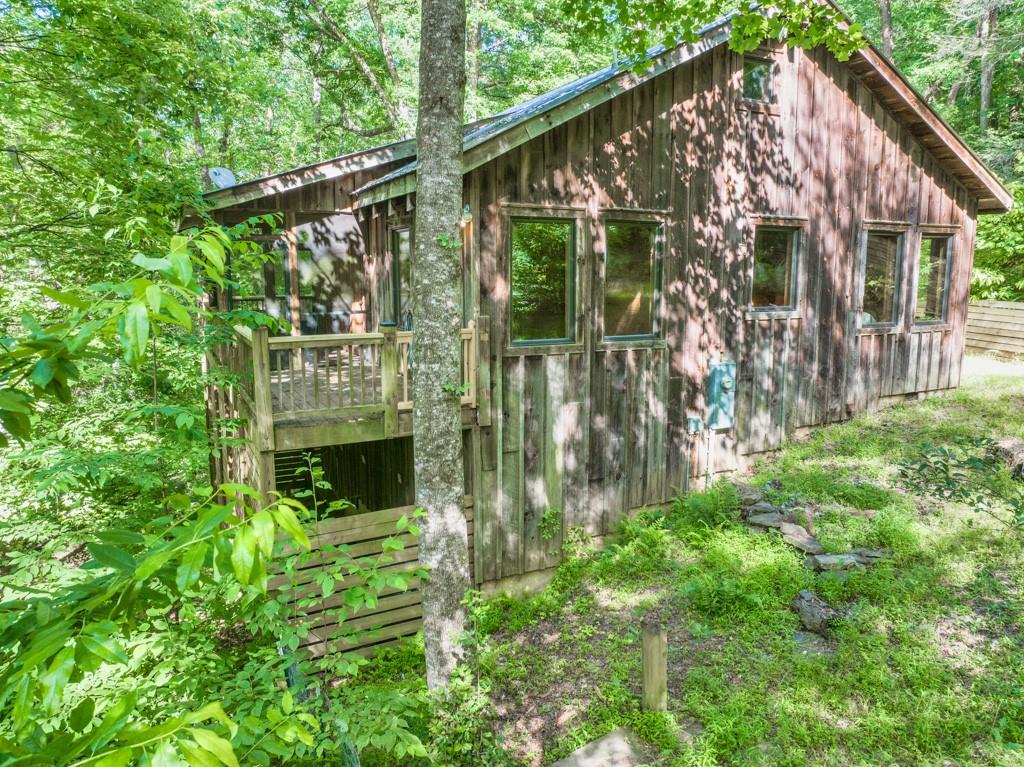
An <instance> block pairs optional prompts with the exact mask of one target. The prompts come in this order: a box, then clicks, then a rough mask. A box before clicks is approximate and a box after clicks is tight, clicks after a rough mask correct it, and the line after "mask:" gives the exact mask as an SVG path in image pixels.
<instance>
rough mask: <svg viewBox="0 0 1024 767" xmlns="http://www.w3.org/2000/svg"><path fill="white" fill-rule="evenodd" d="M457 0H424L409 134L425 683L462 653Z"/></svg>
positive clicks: (462, 47) (441, 675) (461, 49)
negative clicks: (413, 169) (413, 158)
mask: <svg viewBox="0 0 1024 767" xmlns="http://www.w3.org/2000/svg"><path fill="white" fill-rule="evenodd" d="M465 40H466V8H465V5H464V2H463V0H423V5H422V15H421V22H420V86H419V88H420V95H419V120H418V124H417V128H416V144H417V153H418V159H419V169H418V171H417V175H416V233H415V258H414V261H413V296H414V300H415V308H414V317H415V327H414V332H415V334H416V335H415V341H414V354H415V360H416V373H415V375H414V377H413V441H414V445H415V456H416V457H415V464H416V470H415V474H416V505H417V506H419V507H421V508H423V509H424V510H425V511H426V512H427V518H426V523H425V524H424V526H423V536H422V538H421V539H420V562H421V563H422V564H424V565H426V566H428V567H429V568H430V578H429V579H428V580H427V582H426V584H425V585H424V587H423V635H424V644H425V645H426V656H427V685H428V686H429V687H430V688H432V689H433V688H437V687H442V686H444V685H446V684H447V683H448V679H449V677H450V675H451V672H452V669H453V668H454V667H455V665H456V664H457V663H458V660H459V657H460V655H461V652H460V647H459V640H460V638H461V634H462V631H463V628H464V625H465V617H466V616H465V609H464V608H463V606H462V599H463V596H464V594H465V592H466V590H467V589H468V588H469V587H470V582H469V549H468V546H467V537H466V518H465V517H464V516H463V510H462V498H463V493H464V487H463V474H462V417H461V416H462V414H461V405H460V404H459V400H460V396H459V394H458V393H457V392H456V389H457V387H458V386H459V384H460V375H461V365H460V361H459V355H460V352H461V341H460V339H459V329H460V328H461V326H462V306H461V304H462V288H461V285H462V282H461V280H462V274H461V261H462V247H461V244H460V243H461V239H462V238H461V226H460V224H461V211H462V111H463V100H464V89H465V84H466V69H465V67H466V60H465V59H466V43H465Z"/></svg>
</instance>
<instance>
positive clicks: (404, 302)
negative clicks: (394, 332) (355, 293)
mask: <svg viewBox="0 0 1024 767" xmlns="http://www.w3.org/2000/svg"><path fill="white" fill-rule="evenodd" d="M380 307H381V321H382V322H387V323H394V324H396V325H398V327H400V328H401V329H402V330H412V232H411V231H410V229H409V227H402V228H400V229H392V230H391V271H390V273H389V275H388V277H387V278H386V279H384V280H383V281H382V282H381V286H380Z"/></svg>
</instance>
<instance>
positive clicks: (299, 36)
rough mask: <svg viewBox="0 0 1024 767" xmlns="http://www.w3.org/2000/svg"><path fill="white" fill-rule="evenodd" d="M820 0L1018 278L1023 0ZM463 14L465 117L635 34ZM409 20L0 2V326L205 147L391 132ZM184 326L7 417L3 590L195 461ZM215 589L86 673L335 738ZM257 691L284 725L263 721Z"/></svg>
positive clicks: (399, 102)
mask: <svg viewBox="0 0 1024 767" xmlns="http://www.w3.org/2000/svg"><path fill="white" fill-rule="evenodd" d="M843 10H844V11H845V12H847V13H848V14H849V15H850V16H851V17H852V18H853V19H855V20H856V21H858V22H859V23H860V24H862V25H863V28H864V31H865V34H866V36H867V37H868V38H869V39H871V40H872V41H874V42H875V43H876V44H877V45H878V46H879V47H880V48H881V49H882V50H883V52H885V53H886V54H887V55H891V57H892V59H893V60H894V62H895V63H896V65H897V66H898V67H899V68H900V70H901V71H902V72H903V73H904V74H905V75H906V76H907V77H908V78H909V79H910V81H911V82H912V83H913V84H914V86H915V87H916V88H917V89H918V90H919V92H921V93H922V94H923V95H924V96H925V98H926V99H927V100H928V101H929V103H931V104H932V105H933V106H934V107H935V108H936V109H937V110H938V111H939V113H940V114H941V115H942V116H943V117H944V118H945V119H946V121H947V122H949V124H950V125H951V126H953V127H954V128H955V129H956V130H957V131H958V132H959V133H960V134H961V135H962V136H963V137H964V138H965V139H966V141H967V142H968V144H970V145H971V146H972V147H973V148H974V149H975V151H976V152H977V153H978V154H979V155H980V156H981V157H982V158H983V159H984V160H985V161H986V162H987V163H988V164H989V166H990V167H991V168H993V170H995V171H996V173H997V174H999V176H1000V177H1001V178H1002V179H1003V180H1004V181H1006V182H1007V183H1009V184H1011V185H1012V187H1013V189H1014V193H1015V197H1016V200H1017V206H1016V208H1015V209H1014V211H1012V212H1011V213H1009V214H1008V215H1005V216H1002V217H984V218H983V219H982V221H981V224H980V226H979V237H978V245H977V254H976V261H975V271H974V279H973V284H972V293H973V295H974V296H975V297H977V298H995V299H1000V300H1024V210H1022V206H1024V0H1006V1H1003V2H1000V1H998V0H984V1H982V0H948V1H946V2H939V1H935V0H883V2H881V3H879V4H876V3H874V2H870V1H869V0H850V1H849V2H846V3H844V4H843ZM468 14H469V37H468V40H467V100H466V104H467V109H466V120H467V121H472V120H474V119H478V118H481V117H485V116H487V115H490V114H494V113H496V112H499V111H501V110H503V109H506V108H508V107H510V106H512V105H514V104H516V103H519V102H521V101H523V100H526V99H528V98H529V97H531V96H534V95H536V94H538V93H541V92H544V91H546V90H548V89H550V88H552V87H554V86H556V85H559V84H561V83H563V82H566V81H567V80H570V79H573V78H575V77H577V76H580V75H582V74H586V73H588V72H590V71H593V70H595V69H597V68H600V67H602V66H606V65H607V64H609V63H610V62H612V61H613V60H615V59H616V57H617V56H618V52H619V51H621V50H624V49H626V50H628V49H630V48H631V47H632V42H633V41H631V40H629V39H625V38H623V37H621V35H623V34H625V33H623V32H621V31H619V32H616V33H615V34H616V35H620V37H617V38H608V37H605V36H604V32H603V31H594V32H591V33H585V32H581V31H580V28H579V27H578V26H577V25H575V24H573V23H572V22H571V20H570V19H569V15H568V14H567V13H566V10H565V6H564V5H563V2H562V0H472V1H471V2H470V4H469V6H468ZM418 30H419V18H418V3H416V2H414V1H410V0H399V1H397V2H394V1H391V0H366V2H365V3H364V2H358V3H356V2H349V1H348V0H309V1H308V2H279V3H273V2H272V3H262V2H252V1H250V0H241V1H240V2H230V3H229V2H226V0H187V1H186V2H179V1H178V0H103V1H102V2H101V1H100V0H57V1H56V2H36V1H35V0H32V1H30V2H26V1H23V0H13V2H12V1H9V0H0V344H2V343H4V341H3V339H4V338H8V337H15V336H19V335H21V334H22V333H23V332H24V330H25V328H24V327H23V323H24V321H23V317H24V315H25V314H26V313H28V314H31V315H35V316H36V317H37V318H48V317H50V316H59V315H61V314H62V313H63V312H66V311H67V309H68V307H67V305H62V304H61V303H60V296H59V292H62V291H63V292H68V291H73V290H74V289H75V288H77V287H80V286H83V285H96V284H98V285H109V286H117V285H122V284H124V282H125V281H126V280H130V279H132V278H133V275H134V274H135V273H136V272H137V271H138V269H139V262H138V260H137V258H136V256H137V254H138V253H139V252H140V250H141V249H144V245H145V244H147V243H148V244H152V243H157V242H167V241H170V238H171V237H172V235H173V233H174V230H175V227H176V225H177V222H178V220H179V219H178V216H179V214H180V212H181V210H182V209H183V208H184V207H185V206H188V205H196V204H197V203H198V201H199V198H200V196H201V194H202V192H203V191H204V190H208V189H210V188H211V184H210V180H209V168H210V167H214V166H225V167H228V168H231V169H232V170H233V171H234V172H235V174H236V175H237V176H238V178H239V179H240V180H246V179H252V178H255V177H258V176H261V175H266V174H269V173H272V172H276V171H279V170H283V169H287V168H290V167H295V166H300V165H304V164H308V163H311V162H315V161H318V160H323V159H326V158H329V157H332V156H337V155H340V154H344V153H346V152H350V151H354V150H357V149H361V148H364V147H367V146H371V145H376V144H382V143H387V142H389V141H392V140H396V139H399V138H403V137H406V136H408V135H410V134H411V133H412V132H413V130H414V127H415V116H416V103H415V102H416V92H417V81H418V72H417V49H418V42H417V34H418ZM224 247H225V248H229V247H230V245H228V244H225V246H224ZM133 259H135V261H134V262H133ZM40 287H44V288H46V289H47V290H48V291H49V294H48V295H47V294H44V293H41V292H40ZM55 291H56V292H55ZM122 340H123V339H122ZM206 340H207V339H204V338H202V337H201V336H200V335H199V334H198V333H197V332H195V331H192V330H186V329H184V328H175V329H171V330H170V331H169V332H163V333H153V334H152V336H151V337H149V341H150V343H151V346H152V348H151V349H147V350H145V353H146V356H147V363H146V365H144V366H137V365H135V366H133V365H131V364H115V365H113V366H111V365H110V364H107V362H105V361H104V359H103V357H104V355H103V354H102V353H99V352H98V353H97V354H96V359H95V360H93V361H90V359H88V358H86V359H83V360H80V361H79V371H78V373H79V376H78V378H77V379H76V381H75V383H74V386H73V389H71V390H70V391H69V392H67V394H68V395H69V396H67V397H65V398H64V399H66V400H67V401H66V402H59V401H56V400H55V401H52V402H47V403H46V404H45V405H44V406H43V408H42V409H41V410H40V411H39V412H37V413H35V414H34V415H32V416H31V421H32V423H31V427H32V430H33V432H34V437H33V439H32V440H31V441H30V442H27V443H25V444H18V443H17V442H14V441H12V444H11V445H9V446H7V447H4V448H0V477H2V481H0V550H2V552H3V558H2V560H0V588H2V590H3V595H4V597H5V598H9V597H11V596H12V595H18V594H23V593H25V592H26V590H29V589H39V588H50V587H62V586H67V585H69V584H70V585H73V584H74V583H75V582H76V579H78V578H79V577H80V574H79V573H78V572H77V565H80V564H82V562H83V561H85V560H87V559H89V557H90V554H92V555H93V556H94V555H95V552H88V551H87V550H86V548H85V546H84V543H85V541H87V540H90V539H91V537H92V536H93V534H94V533H95V532H96V531H97V530H102V529H104V528H108V527H120V528H125V529H139V530H145V529H146V528H147V526H148V525H152V524H153V523H154V520H155V518H156V517H157V516H158V514H162V513H164V512H166V507H165V505H164V502H163V500H162V499H165V498H167V497H168V496H169V495H174V494H176V493H177V494H181V495H190V496H191V495H194V489H195V488H196V487H201V486H202V485H203V484H205V483H206V482H207V481H208V479H207V478H206V476H205V473H206V469H207V455H208V452H209V450H210V449H211V447H213V445H212V444H211V441H210V436H209V435H208V434H207V432H206V428H205V422H204V416H203V411H202V389H203V384H204V379H203V378H202V375H201V373H200V366H199V357H200V354H201V351H202V348H203V345H204V343H205V342H206ZM118 343H119V342H118V340H117V339H114V338H111V339H107V340H105V341H102V342H101V344H100V345H101V347H102V345H103V344H106V345H107V346H108V347H109V348H110V349H114V348H115V347H117V346H118ZM108 351H109V349H108ZM110 356H117V355H116V354H108V355H107V357H110ZM149 356H151V357H152V361H151V363H150V361H149ZM0 383H2V381H0ZM5 426H6V427H7V431H9V432H10V431H13V430H12V429H11V428H10V427H9V425H8V424H5ZM0 436H2V435H0ZM311 470H313V471H315V467H311ZM245 585H246V584H242V586H238V585H237V584H236V585H235V587H232V588H242V587H244V586H245ZM225 588H227V587H225V586H224V585H223V584H222V585H218V586H210V587H209V588H206V589H205V590H202V593H197V594H194V595H192V599H191V602H192V607H191V610H190V611H187V612H184V613H178V612H174V613H173V616H172V617H173V620H172V619H170V618H169V616H168V614H166V613H163V614H161V613H159V612H157V613H154V614H153V615H149V616H148V617H147V621H146V622H145V626H144V631H143V632H142V633H141V635H140V634H136V636H137V637H138V636H141V637H142V639H137V640H136V641H135V643H134V644H129V645H128V646H127V647H124V648H122V647H120V645H118V646H116V647H114V648H113V649H111V648H109V647H108V648H104V647H102V646H101V647H100V648H99V649H98V651H97V652H98V654H97V655H96V657H97V658H100V657H102V654H103V653H104V652H109V653H110V654H111V655H112V656H117V657H120V653H122V652H123V653H125V654H126V655H125V657H126V659H127V660H129V661H130V662H129V663H127V664H123V665H124V666H125V668H124V669H123V670H122V671H121V672H120V673H118V674H112V675H110V676H109V678H108V679H107V680H106V681H105V682H104V685H105V689H102V690H97V691H92V693H90V694H91V697H92V698H95V699H97V700H100V699H107V700H111V699H115V698H116V697H117V695H118V694H119V691H124V690H127V689H131V690H133V691H134V692H135V694H136V695H137V697H138V698H139V700H140V701H141V703H139V709H138V710H139V711H140V712H141V715H142V718H143V719H146V718H148V720H149V721H152V722H159V721H166V720H167V718H168V717H173V716H176V715H179V714H181V710H180V709H181V707H182V706H183V701H189V700H223V701H225V705H228V706H229V708H230V704H231V703H234V704H235V708H236V709H240V710H241V711H242V712H243V713H244V711H245V710H247V709H246V706H249V707H250V709H251V708H258V710H256V711H255V712H254V713H252V718H251V720H250V721H249V724H248V725H247V724H245V722H244V721H243V724H242V726H243V728H245V727H248V728H249V730H250V732H248V734H247V735H244V736H243V737H242V741H241V742H242V745H243V746H244V747H245V749H248V750H245V753H247V754H251V753H252V752H253V751H254V750H255V751H256V752H257V753H263V749H265V748H266V747H267V744H269V743H271V742H276V741H280V742H279V744H278V746H277V747H278V748H279V749H281V750H282V752H283V754H288V753H291V751H293V750H295V749H298V750H299V751H302V750H303V749H312V748H315V749H327V750H328V751H329V750H331V749H334V748H335V747H338V748H340V747H341V746H340V745H339V744H342V743H343V742H347V741H346V739H345V738H340V739H339V738H334V739H333V740H332V737H333V736H331V735H324V734H323V733H320V734H318V735H317V736H316V739H315V746H309V745H308V744H306V743H305V740H306V738H307V737H309V738H312V735H303V736H302V737H300V735H299V734H298V733H305V732H306V730H313V729H315V728H314V727H313V725H312V724H307V725H303V724H302V722H300V721H298V720H294V717H293V714H292V710H291V709H292V706H293V703H292V702H291V701H288V702H287V705H285V704H284V703H282V701H281V699H280V698H281V696H280V691H279V690H278V689H277V687H276V683H275V682H274V679H275V678H276V677H275V674H274V673H273V668H272V667H273V663H274V654H275V652H276V649H275V647H279V646H280V643H281V641H287V640H288V637H287V636H284V635H275V636H271V639H272V640H273V641H268V640H267V639H266V637H264V641H263V645H262V646H263V647H264V649H265V652H263V654H260V653H255V654H254V653H253V652H252V651H251V645H250V642H251V641H253V637H250V636H247V635H242V636H238V635H237V633H233V630H234V628H235V627H237V626H238V625H240V624H245V623H246V622H252V621H253V620H255V619H256V618H257V617H261V618H262V619H264V620H267V621H268V623H267V625H268V626H270V625H271V624H272V623H273V621H272V620H271V618H272V617H274V616H269V617H268V616H266V615H262V616H260V615H259V610H260V609H261V608H260V607H259V604H260V603H259V600H255V599H247V600H241V601H238V602H237V603H232V602H231V600H230V599H227V600H226V599H225V596H232V597H234V596H237V592H235V593H231V594H227V593H226V592H225V591H224V589H225ZM242 591H244V588H242ZM227 604H235V605H236V606H235V607H232V608H227V607H225V605H227ZM279 628H280V627H279ZM269 631H270V630H269V629H268V632H269ZM281 631H285V629H283V628H281ZM271 633H272V632H271ZM97 636H99V635H97ZM268 636H270V633H268ZM257 639H258V638H257ZM156 656H159V658H160V660H159V662H154V660H153V658H154V657H156ZM261 664H263V665H261ZM261 685H263V686H262V687H261ZM168 689H169V690H172V691H173V695H171V696H168V695H167V693H166V691H167V690H168ZM261 691H263V692H265V693H266V694H267V696H268V697H267V698H266V700H271V699H273V701H274V703H273V705H274V706H277V708H276V709H274V710H276V711H277V712H278V713H277V715H278V716H279V717H281V719H280V720H279V721H285V722H287V724H286V725H285V726H280V725H278V726H277V729H276V730H275V725H274V724H273V722H271V723H270V724H268V723H267V722H268V721H269V720H268V719H267V716H268V710H269V708H273V706H271V705H270V704H269V703H267V705H266V706H264V705H263V703H262V702H261V701H263V700H264V698H261V697H260V695H261ZM254 701H255V703H254ZM421 703H422V701H397V700H392V701H387V702H381V701H377V702H375V703H374V706H375V708H376V710H382V711H384V712H385V716H383V717H381V718H380V720H379V721H377V722H375V723H373V724H372V726H371V725H368V728H367V729H366V730H365V731H364V732H362V733H358V737H359V738H367V739H369V738H371V737H374V738H378V739H379V738H386V737H387V733H389V732H390V733H395V732H399V733H401V732H405V731H407V730H408V729H409V728H408V727H407V726H406V725H407V724H408V722H407V721H406V719H405V718H403V717H408V716H415V711H417V710H419V709H418V708H417V706H419V705H420V704H421ZM339 705H342V706H347V707H348V708H349V709H351V710H357V709H359V708H361V707H362V708H365V706H366V705H367V703H366V701H356V700H349V701H342V702H341V703H340V704H339ZM176 707H177V708H176ZM268 707H269V708H268ZM286 708H287V709H289V710H288V711H284V709H286ZM76 710H77V709H76ZM410 712H413V713H410ZM72 713H73V712H72ZM79 713H80V716H81V715H84V714H82V712H81V711H80V712H79ZM237 713H238V710H236V711H235V712H234V714H237ZM89 714H90V717H91V715H92V710H91V709H90V711H89ZM50 716H51V719H50V721H51V724H52V723H59V722H62V721H64V719H66V718H67V716H68V711H67V710H64V709H61V708H60V707H59V706H56V707H55V708H54V711H53V712H51V714H50ZM62 717H63V719H62ZM388 717H392V718H390V719H389V718H388ZM214 718H216V717H214ZM396 720H398V721H401V722H403V724H402V725H397V724H396ZM40 721H41V722H42V724H43V725H44V726H45V723H46V720H45V717H44V718H42V719H40ZM182 727H185V725H184V724H183V725H182ZM290 727H294V729H292V730H289V729H288V728H290ZM403 728H404V729H403ZM268 732H276V733H277V734H276V735H274V736H273V737H268V736H267V733H268ZM287 733H291V735H290V740H289V739H288V738H285V737H281V738H277V735H282V734H287ZM2 735H3V733H0V737H2ZM199 737H200V738H202V737H207V736H199ZM335 741H337V742H335ZM190 742H191V741H190ZM414 742H415V739H408V740H405V741H402V740H401V739H399V740H398V741H394V740H392V741H390V742H387V743H377V745H379V746H380V747H382V748H385V750H387V749H395V748H396V747H398V746H397V745H396V744H397V743H405V744H406V746H408V747H409V748H413V746H412V745H410V744H413V743H414ZM325 743H326V744H328V745H325ZM254 744H261V745H260V747H259V748H257V747H256V745H254ZM215 745H216V744H214V746H215ZM238 745H239V742H238V738H237V737H236V747H237V746H238ZM0 750H2V749H0ZM215 750H216V749H215V748H214V749H213V750H210V751H208V753H215ZM168 753H169V752H168ZM310 753H312V752H310ZM283 754H278V755H279V756H281V755H283ZM168 759H170V756H168ZM154 763H156V762H154ZM167 763H168V764H172V763H174V762H170V761H168V762H167ZM225 763H227V762H225ZM111 764H114V762H112V763H111Z"/></svg>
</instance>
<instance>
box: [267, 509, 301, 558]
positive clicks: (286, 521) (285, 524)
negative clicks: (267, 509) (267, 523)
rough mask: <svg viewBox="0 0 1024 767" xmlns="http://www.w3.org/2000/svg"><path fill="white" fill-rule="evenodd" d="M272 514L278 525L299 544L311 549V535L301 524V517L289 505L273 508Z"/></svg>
mask: <svg viewBox="0 0 1024 767" xmlns="http://www.w3.org/2000/svg"><path fill="white" fill-rule="evenodd" d="M271 514H273V515H274V519H275V520H276V521H277V525H278V527H280V528H281V529H282V530H284V531H285V532H286V533H288V535H290V536H291V537H292V540H293V541H295V543H297V544H298V545H299V546H302V548H304V549H306V550H309V547H310V544H309V537H308V536H307V535H306V532H305V530H303V529H302V525H301V524H299V519H298V517H296V516H295V512H294V511H292V510H291V509H290V508H288V507H287V506H282V505H279V506H275V507H274V508H273V510H272V511H271Z"/></svg>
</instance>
